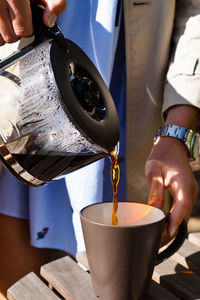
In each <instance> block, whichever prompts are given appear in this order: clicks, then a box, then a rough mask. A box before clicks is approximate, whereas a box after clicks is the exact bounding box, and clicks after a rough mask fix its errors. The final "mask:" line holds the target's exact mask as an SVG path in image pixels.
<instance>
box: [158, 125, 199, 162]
mask: <svg viewBox="0 0 200 300" xmlns="http://www.w3.org/2000/svg"><path fill="white" fill-rule="evenodd" d="M159 136H166V137H167V136H168V137H173V138H176V139H179V140H181V141H182V142H183V143H184V144H185V145H186V147H187V149H188V152H189V156H190V158H191V159H192V160H195V159H196V156H197V155H198V154H199V140H200V136H199V134H198V133H197V132H194V131H193V130H192V129H186V128H184V127H181V126H178V125H173V124H167V125H162V126H161V127H160V128H159V129H158V131H157V133H156V136H155V138H154V142H155V141H156V140H157V138H158V137H159Z"/></svg>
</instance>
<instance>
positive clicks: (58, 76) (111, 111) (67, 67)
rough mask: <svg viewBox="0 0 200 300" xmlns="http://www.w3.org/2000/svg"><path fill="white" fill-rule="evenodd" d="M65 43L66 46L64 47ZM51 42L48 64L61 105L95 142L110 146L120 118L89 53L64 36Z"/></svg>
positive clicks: (114, 143)
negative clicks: (61, 101) (60, 39)
mask: <svg viewBox="0 0 200 300" xmlns="http://www.w3.org/2000/svg"><path fill="white" fill-rule="evenodd" d="M64 47H65V49H64ZM64 47H62V46H61V45H60V44H59V43H57V42H56V41H53V43H52V46H51V52H50V57H51V64H52V70H53V73H54V76H55V80H56V83H57V86H58V89H59V91H60V94H61V96H62V100H63V109H64V110H66V112H67V113H68V111H69V112H70V113H71V115H72V117H73V119H74V120H75V121H76V123H77V124H78V126H79V127H80V128H81V129H82V131H83V132H84V133H85V134H86V135H87V137H88V138H89V139H91V140H92V141H93V142H94V143H96V144H97V145H99V146H101V147H103V148H105V149H106V150H108V151H109V150H112V149H113V148H114V147H115V146H116V144H117V143H118V141H119V133H120V129H119V119H118V115H117V111H116V108H115V104H114V102H113V99H112V97H111V94H110V92H109V90H108V88H107V86H106V85H105V83H104V81H103V79H102V77H101V76H100V74H99V72H98V71H97V69H96V67H95V66H94V64H93V63H92V62H91V60H90V59H89V58H88V56H87V55H86V54H85V53H84V52H83V51H82V50H81V49H80V48H79V47H78V46H77V45H76V44H74V43H73V42H71V41H69V40H67V39H64Z"/></svg>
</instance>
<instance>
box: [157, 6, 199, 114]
mask: <svg viewBox="0 0 200 300" xmlns="http://www.w3.org/2000/svg"><path fill="white" fill-rule="evenodd" d="M174 29H175V30H174V35H173V42H174V43H175V45H176V47H175V51H174V54H173V56H172V59H171V64H170V68H169V72H168V74H167V84H166V88H165V94H164V103H163V111H166V110H167V109H168V108H169V107H170V106H172V105H175V104H192V105H194V106H197V107H199V108H200V0H179V1H177V13H176V19H175V26H174Z"/></svg>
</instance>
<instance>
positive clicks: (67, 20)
mask: <svg viewBox="0 0 200 300" xmlns="http://www.w3.org/2000/svg"><path fill="white" fill-rule="evenodd" d="M117 4H118V0H68V1H67V9H66V10H65V11H64V13H63V14H61V16H60V17H59V19H58V22H57V24H58V25H59V27H60V28H61V30H62V32H63V34H64V36H65V37H66V38H68V39H70V40H72V41H73V42H74V43H76V44H77V45H79V47H81V48H82V50H83V51H84V52H85V53H86V54H87V55H88V56H89V57H90V59H91V60H92V61H93V63H94V64H95V65H96V67H97V69H98V71H99V72H100V73H101V75H102V77H103V79H104V81H105V83H106V84H107V86H109V84H110V78H111V73H112V68H113V60H114V55H115V51H116V44H117V40H118V34H119V24H118V26H115V23H116V12H117Z"/></svg>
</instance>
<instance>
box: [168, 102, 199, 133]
mask: <svg viewBox="0 0 200 300" xmlns="http://www.w3.org/2000/svg"><path fill="white" fill-rule="evenodd" d="M165 116H166V118H165V124H174V125H178V126H182V127H185V128H187V129H192V130H194V131H198V129H199V123H200V109H198V108H197V107H195V106H192V105H176V106H172V107H171V108H169V109H168V111H167V113H166V115H165Z"/></svg>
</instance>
